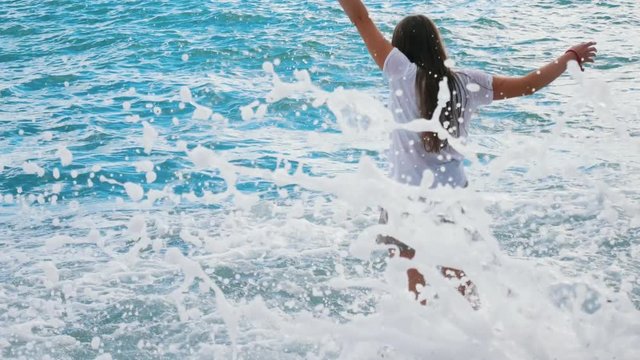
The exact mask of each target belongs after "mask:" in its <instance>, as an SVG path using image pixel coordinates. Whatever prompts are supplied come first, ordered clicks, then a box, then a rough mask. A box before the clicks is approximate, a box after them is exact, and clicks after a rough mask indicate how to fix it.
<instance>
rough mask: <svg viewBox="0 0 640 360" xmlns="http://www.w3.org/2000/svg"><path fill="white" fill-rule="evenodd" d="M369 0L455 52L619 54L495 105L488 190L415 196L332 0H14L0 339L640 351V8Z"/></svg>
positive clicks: (570, 353) (323, 355) (292, 350)
mask: <svg viewBox="0 0 640 360" xmlns="http://www.w3.org/2000/svg"><path fill="white" fill-rule="evenodd" d="M367 3H369V5H370V7H371V12H372V14H373V15H374V18H375V19H376V21H377V22H378V23H379V24H380V26H381V28H382V29H383V31H384V32H385V33H387V34H389V33H390V32H391V30H392V29H393V26H394V24H395V23H396V22H397V21H398V20H399V19H401V18H402V16H403V15H406V14H409V13H412V12H419V13H425V14H428V15H430V16H432V17H433V18H434V19H436V21H437V23H438V25H439V26H440V27H441V31H442V33H443V36H444V38H445V39H446V42H447V45H448V47H449V51H450V53H451V55H452V58H453V59H454V60H455V61H456V63H457V65H458V66H461V67H471V68H478V69H483V70H485V71H487V72H490V73H500V74H510V75H519V74H524V73H526V72H527V71H528V70H531V69H533V68H535V67H536V66H538V65H542V64H543V63H545V62H546V61H549V60H551V59H553V57H554V56H556V55H558V54H560V53H561V52H562V51H563V50H564V49H566V48H567V47H568V46H570V45H572V44H573V43H576V42H579V41H583V40H591V39H594V40H596V41H598V47H599V53H598V58H597V64H596V65H595V66H590V67H589V69H588V71H587V73H585V74H584V76H583V74H580V73H576V72H573V76H569V75H565V76H563V77H562V78H561V79H560V80H558V81H557V82H556V83H554V84H553V85H552V86H550V87H549V88H547V89H544V90H543V91H541V92H540V93H538V94H536V95H535V96H532V97H529V98H526V99H519V100H512V101H508V102H499V103H494V104H493V105H491V106H489V107H486V108H483V109H482V111H481V112H480V114H478V116H476V117H475V118H474V122H473V124H471V129H472V131H471V132H472V135H471V138H470V139H469V142H468V144H467V146H466V147H465V148H464V152H465V154H466V156H467V158H468V160H469V161H468V164H467V165H468V166H467V172H468V176H469V178H470V180H471V185H470V187H469V188H468V189H465V190H463V191H451V190H446V189H444V190H438V191H435V190H428V189H426V188H415V189H411V188H406V187H403V186H400V185H397V184H394V183H392V182H390V181H388V180H386V178H385V176H384V174H385V172H386V163H385V160H384V150H385V149H386V147H387V140H386V139H387V136H388V131H389V130H390V129H392V128H393V125H392V123H391V120H390V116H389V114H388V113H387V112H386V109H385V107H384V105H383V104H385V103H386V96H387V95H386V93H385V82H384V80H383V79H382V76H381V74H380V71H379V70H377V69H376V68H375V65H374V64H373V62H372V61H371V60H370V59H369V57H368V55H367V54H366V50H365V48H364V46H363V45H362V44H361V41H360V39H359V38H358V36H357V33H356V32H355V30H354V29H353V28H352V26H351V25H350V24H349V22H348V20H347V19H346V17H345V16H344V14H343V13H342V11H341V10H340V8H339V6H338V3H337V1H332V0H312V1H302V2H300V1H263V0H260V1H258V0H247V1H235V0H215V1H209V2H206V1H190V0H185V1H182V0H181V1H95V2H79V1H7V0H2V1H0V121H1V127H0V150H1V153H0V179H1V182H0V196H1V197H0V200H1V201H0V250H1V251H0V354H1V355H0V357H2V358H28V359H33V358H56V359H67V358H96V357H100V358H101V359H108V358H113V359H129V358H138V359H146V358H215V359H228V358H238V359H296V358H308V359H333V358H342V359H372V358H383V357H384V358H393V359H410V358H416V359H424V358H431V359H454V358H457V359H462V358H468V359H480V358H483V359H554V358H558V359H560V358H561V359H591V358H597V359H614V358H615V359H637V358H640V348H639V347H638V340H640V312H639V311H638V309H639V308H640V278H639V277H638V276H639V275H638V274H639V272H640V261H639V260H638V256H639V255H640V240H638V235H639V234H640V205H639V204H638V201H639V200H640V193H639V192H638V190H637V189H638V186H639V185H640V162H639V160H640V157H639V156H638V151H639V150H640V138H639V136H640V128H639V126H638V121H640V116H639V115H638V114H639V113H640V101H639V100H638V97H639V96H640V86H639V85H638V74H640V56H639V55H638V54H639V53H638V48H640V40H638V39H639V37H638V36H637V35H638V34H637V32H638V29H639V28H640V5H638V3H637V2H636V1H634V0H625V1H600V2H584V1H558V0H556V1H551V0H547V1H520V0H518V1H512V2H492V1H430V2H422V1H389V2H386V1H385V2H382V1H368V2H367ZM276 169H278V170H277V171H274V170H276ZM420 197H423V198H427V199H428V200H427V202H426V203H425V202H422V201H413V200H409V199H410V198H412V199H417V198H420ZM379 206H384V207H385V208H387V209H388V210H389V211H390V214H391V217H392V221H391V223H390V225H389V226H387V227H382V226H380V225H377V217H378V207H379ZM462 208H464V211H462V210H461V209H462ZM401 214H402V216H401ZM441 216H445V217H447V219H452V220H454V221H455V224H450V223H442V222H441V221H440V218H441ZM378 233H388V234H393V235H396V236H397V237H399V238H401V239H403V240H404V241H406V242H407V243H409V244H411V245H412V246H413V247H415V248H416V249H417V254H418V255H417V257H416V259H415V260H414V261H412V262H406V261H401V260H396V259H392V260H390V259H388V257H387V256H386V249H385V248H382V247H376V245H375V242H374V238H375V235H376V234H378ZM438 265H446V266H453V267H457V268H462V269H464V270H465V271H466V272H467V274H468V275H469V277H470V278H471V279H472V280H473V281H474V282H475V283H476V284H477V286H478V294H479V301H480V307H479V310H477V311H474V310H473V309H472V307H471V305H470V304H469V303H468V302H467V301H466V300H465V299H464V298H463V297H461V296H460V295H459V294H458V293H457V292H456V290H455V288H456V287H457V283H455V282H453V281H447V280H445V279H443V278H442V277H441V276H440V275H439V272H438V269H437V266H438ZM409 266H414V267H418V268H419V269H420V270H421V271H422V272H423V273H424V274H425V275H426V278H427V280H428V282H429V286H428V287H427V288H426V289H424V291H423V294H424V298H425V299H427V300H428V303H429V305H428V306H426V307H423V306H421V305H419V303H418V302H416V301H414V300H413V299H412V298H411V296H410V294H409V293H408V292H407V291H406V276H405V273H404V272H405V270H406V269H407V268H408V267H409Z"/></svg>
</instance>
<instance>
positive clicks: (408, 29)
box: [391, 15, 465, 153]
mask: <svg viewBox="0 0 640 360" xmlns="http://www.w3.org/2000/svg"><path fill="white" fill-rule="evenodd" d="M391 43H392V44H393V46H394V47H396V48H397V49H398V50H400V51H401V52H402V53H403V54H404V55H405V56H406V57H407V58H408V59H409V60H410V61H411V62H412V63H414V64H416V66H417V67H418V71H417V74H416V95H417V97H418V109H419V110H420V116H421V117H423V118H425V119H431V118H432V117H433V115H434V114H433V113H434V111H436V106H437V102H438V87H439V82H440V81H442V79H444V77H445V76H446V78H447V84H448V85H449V92H450V95H451V100H450V101H449V102H447V104H446V105H445V106H444V109H443V110H442V112H441V114H440V124H442V126H443V127H444V128H445V129H447V131H448V132H449V134H451V135H452V136H453V137H458V136H460V121H459V119H460V118H461V117H462V111H463V109H464V104H463V101H464V97H463V96H462V95H463V93H464V91H465V89H464V88H463V86H462V83H461V82H460V80H459V78H458V76H457V75H456V74H455V73H454V72H453V71H452V70H451V69H449V68H448V67H447V66H446V65H445V60H447V52H446V50H445V47H444V43H443V42H442V39H441V37H440V32H439V31H438V28H437V27H436V24H434V23H433V21H431V19H429V18H428V17H426V16H424V15H411V16H407V17H406V18H404V19H403V20H402V21H400V23H398V25H397V26H396V29H395V31H394V32H393V40H392V41H391ZM422 139H423V141H424V147H425V149H426V150H427V152H433V153H437V152H440V150H441V149H442V148H445V147H446V146H448V144H447V141H446V140H444V141H443V140H441V139H440V138H439V137H438V134H436V133H434V132H424V133H422Z"/></svg>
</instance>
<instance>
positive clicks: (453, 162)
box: [383, 48, 493, 187]
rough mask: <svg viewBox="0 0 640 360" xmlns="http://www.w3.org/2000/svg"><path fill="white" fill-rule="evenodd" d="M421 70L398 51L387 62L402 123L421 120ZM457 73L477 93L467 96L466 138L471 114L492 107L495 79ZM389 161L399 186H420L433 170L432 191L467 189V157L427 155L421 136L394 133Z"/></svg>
mask: <svg viewBox="0 0 640 360" xmlns="http://www.w3.org/2000/svg"><path fill="white" fill-rule="evenodd" d="M417 69H418V67H417V66H416V65H415V64H414V63H412V62H411V61H409V59H408V58H407V57H406V56H405V55H404V54H403V53H402V52H401V51H400V50H398V49H396V48H394V49H393V50H392V51H391V53H389V55H388V56H387V59H386V60H385V62H384V68H383V73H384V75H385V77H386V78H387V79H388V80H389V87H390V89H391V96H390V105H389V108H390V110H391V112H392V113H393V117H394V119H395V121H396V122H398V123H408V122H410V121H413V120H416V119H419V118H421V116H420V111H419V110H418V99H417V98H416V72H417ZM455 73H456V74H458V79H459V80H460V81H461V85H462V87H464V88H466V89H471V90H477V91H471V90H467V91H466V92H465V93H466V94H464V95H463V96H466V98H465V101H464V104H465V109H464V112H463V119H464V121H463V122H462V123H461V124H460V127H459V133H460V136H461V137H466V136H467V134H468V130H469V120H470V119H471V113H472V112H475V110H476V109H477V108H478V107H479V106H480V105H487V104H490V103H491V101H492V100H493V78H492V76H491V75H488V74H486V73H484V72H481V71H477V70H456V71H455ZM468 84H477V86H476V85H470V86H468ZM478 88H479V89H478ZM437 115H439V114H437ZM388 158H389V161H390V165H391V169H390V176H391V177H392V178H393V179H395V180H397V181H399V182H402V183H408V184H411V185H420V183H421V182H422V176H423V173H424V172H425V171H426V170H430V171H431V172H433V174H434V181H433V184H431V187H436V186H438V185H445V184H447V185H450V186H453V187H464V186H466V185H467V177H466V175H465V173H464V166H463V160H464V157H463V156H462V155H461V154H460V153H458V152H457V151H455V149H453V148H452V147H451V146H448V147H446V148H444V149H442V150H441V151H440V152H439V153H430V152H427V151H426V150H425V148H424V142H423V140H422V138H421V137H420V134H419V133H415V132H412V131H408V130H402V129H397V130H394V131H393V132H392V133H391V147H390V148H389V153H388Z"/></svg>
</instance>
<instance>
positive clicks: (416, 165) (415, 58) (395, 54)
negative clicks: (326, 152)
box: [340, 0, 597, 296]
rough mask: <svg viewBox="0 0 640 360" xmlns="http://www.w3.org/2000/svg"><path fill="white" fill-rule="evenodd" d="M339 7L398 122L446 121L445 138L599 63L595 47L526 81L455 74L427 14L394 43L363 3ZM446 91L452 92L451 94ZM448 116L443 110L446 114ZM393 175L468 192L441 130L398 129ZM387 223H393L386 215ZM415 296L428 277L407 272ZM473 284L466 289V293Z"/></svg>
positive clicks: (458, 158)
mask: <svg viewBox="0 0 640 360" xmlns="http://www.w3.org/2000/svg"><path fill="white" fill-rule="evenodd" d="M340 5H341V6H342V8H343V9H344V11H345V13H346V14H347V15H348V16H349V19H351V22H353V23H354V24H355V26H356V28H357V29H358V32H359V33H360V36H362V39H363V40H364V42H365V44H366V45H367V49H368V50H369V53H370V54H371V56H372V57H373V60H374V61H375V62H376V64H378V66H379V67H380V69H382V72H383V74H384V76H385V77H386V78H387V79H388V81H389V87H390V90H391V96H390V98H391V99H390V110H391V112H392V113H393V116H394V118H395V121H396V122H399V123H407V122H409V121H412V120H415V119H428V120H431V119H434V118H437V119H438V120H439V123H440V125H441V126H442V128H443V129H444V130H446V132H447V133H448V134H447V136H445V137H452V138H458V137H465V136H466V135H467V131H468V128H469V120H470V118H471V114H472V113H473V112H474V111H475V110H476V109H477V108H478V107H479V106H481V105H488V104H489V103H491V102H492V101H493V100H502V99H509V98H513V97H518V96H524V95H530V94H533V93H534V92H536V91H538V90H540V89H542V88H543V87H545V86H547V85H548V84H550V83H551V82H552V81H554V80H555V79H556V78H558V77H559V76H560V75H562V73H564V71H565V70H566V68H567V63H568V62H569V61H571V60H575V61H577V62H578V64H579V65H580V68H581V69H582V70H583V71H584V68H583V67H582V65H583V64H584V63H590V62H593V59H594V57H595V55H596V51H597V50H596V48H595V47H594V45H595V44H596V43H595V42H586V43H581V44H578V45H575V46H573V47H571V48H570V49H569V50H567V51H566V52H565V53H564V54H563V55H562V56H560V57H558V58H557V59H556V60H554V61H552V62H550V63H549V64H547V65H545V66H543V67H541V68H540V69H538V70H536V71H533V72H531V73H529V74H528V75H526V76H521V77H505V76H491V75H488V74H486V73H484V72H482V71H477V70H455V71H454V70H452V69H451V68H449V67H448V66H447V62H446V60H447V53H446V51H445V47H444V43H443V42H442V39H441V37H440V33H439V31H438V28H437V27H436V25H435V24H434V23H433V21H431V20H430V19H429V18H427V17H426V16H423V15H412V16H408V17H406V18H404V19H403V20H402V21H400V23H399V24H398V25H397V26H396V28H395V31H394V32H393V38H392V40H391V42H389V41H388V40H387V39H385V37H384V36H383V35H382V33H381V32H380V31H379V30H378V28H377V27H376V26H375V24H374V23H373V21H372V20H371V19H370V18H369V14H368V12H367V9H366V7H365V5H364V4H363V3H362V1H361V0H340ZM445 83H446V85H447V88H448V91H449V94H445V95H448V96H449V97H448V99H449V100H448V102H446V104H438V98H439V96H438V92H439V87H440V84H443V85H444V84H445ZM445 90H446V88H445ZM440 110H441V111H440ZM389 161H390V167H391V176H392V177H393V178H394V179H395V180H397V181H400V182H403V183H407V184H411V185H419V184H420V183H421V181H422V176H423V173H424V171H425V170H430V171H431V172H432V173H433V174H434V181H433V184H432V187H436V186H442V185H448V186H451V187H454V188H455V187H466V186H467V178H466V176H465V173H464V167H463V157H462V155H461V154H460V153H458V152H457V151H456V150H455V149H454V148H453V147H452V146H451V145H449V144H448V141H447V140H446V138H445V139H443V138H441V136H439V135H438V133H436V132H424V133H415V132H410V131H404V130H403V131H400V130H396V131H393V132H392V134H391V148H390V151H389ZM380 220H381V222H386V221H387V220H386V214H385V213H384V211H383V214H382V216H381V219H380ZM378 241H379V242H382V243H385V244H390V245H395V246H397V247H398V248H399V250H400V256H401V257H406V258H409V259H411V258H413V256H414V255H415V251H414V250H413V249H411V248H410V247H408V246H407V245H405V244H403V243H402V242H400V241H399V240H397V239H394V238H392V237H387V236H379V237H378ZM441 269H442V274H443V275H444V276H446V277H449V278H452V277H454V276H455V277H457V278H458V279H462V278H463V277H464V276H465V275H464V272H462V271H460V270H456V269H450V268H441ZM407 274H408V277H409V290H410V291H412V292H414V293H415V294H416V296H418V291H417V289H416V285H417V284H421V285H424V284H425V281H424V277H423V276H422V275H421V274H420V273H419V272H418V271H417V270H416V269H409V270H408V271H407ZM469 286H471V287H473V284H472V283H471V282H470V281H467V282H466V286H465V285H461V286H460V288H459V290H460V292H461V293H463V295H465V293H466V292H467V287H469Z"/></svg>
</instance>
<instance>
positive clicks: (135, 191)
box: [124, 182, 144, 201]
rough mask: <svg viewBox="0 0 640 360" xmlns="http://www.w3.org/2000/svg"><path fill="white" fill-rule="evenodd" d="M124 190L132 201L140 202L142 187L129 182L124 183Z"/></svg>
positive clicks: (142, 194) (142, 193)
mask: <svg viewBox="0 0 640 360" xmlns="http://www.w3.org/2000/svg"><path fill="white" fill-rule="evenodd" d="M124 189H125V191H126V192H127V195H129V197H130V198H131V200H133V201H140V200H142V197H143V196H144V190H143V189H142V186H140V185H138V184H134V183H131V182H127V183H124Z"/></svg>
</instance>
